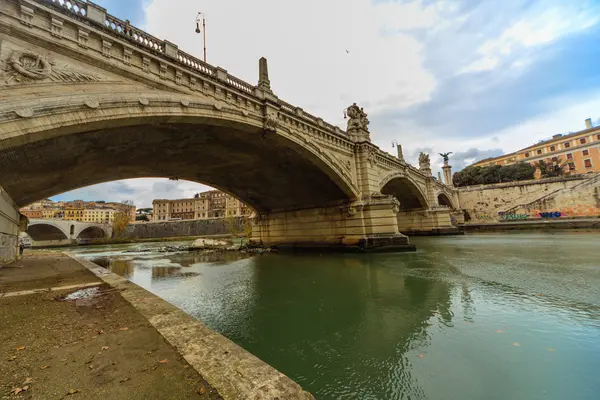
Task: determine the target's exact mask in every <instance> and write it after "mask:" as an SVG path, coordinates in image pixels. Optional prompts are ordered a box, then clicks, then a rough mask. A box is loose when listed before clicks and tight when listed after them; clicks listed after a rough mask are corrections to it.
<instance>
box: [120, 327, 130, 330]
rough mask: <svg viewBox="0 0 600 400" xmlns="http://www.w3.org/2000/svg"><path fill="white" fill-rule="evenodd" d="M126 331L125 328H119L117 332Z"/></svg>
mask: <svg viewBox="0 0 600 400" xmlns="http://www.w3.org/2000/svg"><path fill="white" fill-rule="evenodd" d="M128 329H129V328H127V327H125V328H120V329H119V330H120V331H126V330H128Z"/></svg>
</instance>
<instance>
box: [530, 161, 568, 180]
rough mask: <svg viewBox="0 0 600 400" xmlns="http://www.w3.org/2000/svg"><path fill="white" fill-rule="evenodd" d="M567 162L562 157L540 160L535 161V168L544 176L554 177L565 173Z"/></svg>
mask: <svg viewBox="0 0 600 400" xmlns="http://www.w3.org/2000/svg"><path fill="white" fill-rule="evenodd" d="M566 165H567V163H566V161H563V160H562V159H561V158H560V157H556V158H553V159H552V160H550V161H544V160H540V161H538V162H536V163H535V168H536V169H538V170H539V171H540V176H541V177H542V178H554V177H558V176H563V175H564V174H565V167H566Z"/></svg>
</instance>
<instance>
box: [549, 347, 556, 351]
mask: <svg viewBox="0 0 600 400" xmlns="http://www.w3.org/2000/svg"><path fill="white" fill-rule="evenodd" d="M548 351H556V350H554V349H553V348H552V347H548Z"/></svg>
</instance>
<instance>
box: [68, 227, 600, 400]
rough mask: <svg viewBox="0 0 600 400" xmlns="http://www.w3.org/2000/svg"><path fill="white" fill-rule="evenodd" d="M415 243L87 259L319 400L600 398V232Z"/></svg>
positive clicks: (116, 250) (117, 252)
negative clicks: (363, 249) (387, 250)
mask: <svg viewBox="0 0 600 400" xmlns="http://www.w3.org/2000/svg"><path fill="white" fill-rule="evenodd" d="M411 240H412V241H413V243H415V244H416V245H417V247H418V251H417V252H416V253H398V254H372V255H361V254H353V255H343V254H342V255H341V254H323V255H320V254H310V255H283V254H265V255H262V256H252V257H250V256H244V255H240V254H237V253H226V254H219V255H202V254H199V253H170V254H166V253H158V252H156V251H151V252H124V251H125V250H132V249H144V248H145V249H148V248H151V249H155V248H158V247H161V246H163V245H164V244H163V243H143V244H133V245H132V244H129V245H115V246H93V247H81V248H78V249H76V251H75V253H77V254H78V255H79V256H83V257H86V258H89V259H97V258H99V257H105V262H106V260H108V263H109V264H110V265H109V268H110V269H111V270H112V271H113V272H116V273H118V274H120V275H123V276H126V277H128V278H129V279H130V280H132V281H133V282H135V283H137V284H139V285H141V286H143V287H144V288H146V289H148V290H150V291H152V292H153V293H156V294H157V295H159V296H160V297H162V298H164V299H165V300H167V301H169V302H171V303H172V304H174V305H176V306H178V307H180V308H181V309H183V310H184V311H186V312H187V313H189V314H191V315H193V316H194V317H197V318H198V319H200V320H202V321H203V322H204V323H206V324H207V325H208V326H210V327H211V328H213V329H215V330H216V331H218V332H220V333H222V334H223V335H225V336H227V337H228V338H230V339H231V340H233V341H234V342H236V343H237V344H239V345H241V346H242V347H244V348H245V349H247V350H248V351H250V352H252V353H253V354H255V355H256V356H258V357H259V358H261V359H262V360H264V361H266V362H268V363H269V364H271V365H273V366H274V367H275V368H277V369H279V370H280V371H282V372H283V373H285V374H286V375H288V376H290V377H291V378H292V379H294V380H295V381H296V382H298V383H299V384H301V385H302V386H303V387H304V388H305V389H306V390H308V391H310V392H312V393H313V394H314V395H315V397H317V399H360V400H363V399H460V400H465V399H503V400H504V399H551V400H563V399H569V400H575V399H586V400H587V399H590V400H592V399H594V400H596V399H600V233H584V232H560V233H559V232H557V233H515V234H509V233H503V234H479V235H465V236H454V237H436V238H413V239H411ZM168 244H169V245H172V244H183V243H168Z"/></svg>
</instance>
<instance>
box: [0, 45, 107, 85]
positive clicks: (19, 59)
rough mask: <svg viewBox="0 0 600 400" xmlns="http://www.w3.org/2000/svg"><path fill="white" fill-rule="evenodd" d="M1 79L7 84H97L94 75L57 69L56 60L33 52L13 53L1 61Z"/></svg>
mask: <svg viewBox="0 0 600 400" xmlns="http://www.w3.org/2000/svg"><path fill="white" fill-rule="evenodd" d="M0 78H2V79H4V82H5V83H12V82H20V83H28V82H36V81H43V80H46V79H48V80H51V81H63V82H97V81H99V80H100V78H99V77H98V76H96V75H94V74H89V73H85V72H79V71H75V70H70V69H67V68H57V67H56V66H55V62H54V60H52V59H51V58H49V57H44V56H42V55H40V54H38V53H35V52H33V51H28V50H25V51H17V50H15V51H13V52H12V54H11V55H10V57H9V58H8V60H6V61H0Z"/></svg>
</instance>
